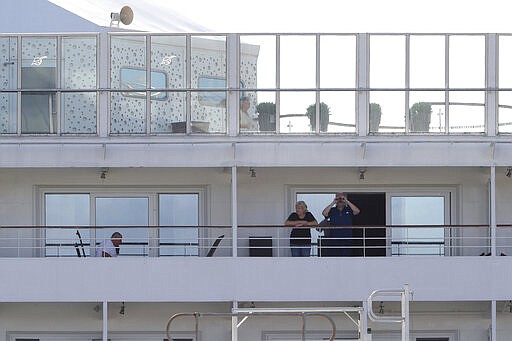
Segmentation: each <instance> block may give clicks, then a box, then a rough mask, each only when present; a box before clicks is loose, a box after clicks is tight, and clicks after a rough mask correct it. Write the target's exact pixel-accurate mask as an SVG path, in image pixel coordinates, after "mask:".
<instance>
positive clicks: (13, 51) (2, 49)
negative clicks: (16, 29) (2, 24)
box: [0, 37, 18, 90]
mask: <svg viewBox="0 0 512 341" xmlns="http://www.w3.org/2000/svg"><path fill="white" fill-rule="evenodd" d="M17 70H18V43H17V40H16V37H0V89H2V90H3V89H9V90H12V89H16V88H17V86H18V72H17Z"/></svg>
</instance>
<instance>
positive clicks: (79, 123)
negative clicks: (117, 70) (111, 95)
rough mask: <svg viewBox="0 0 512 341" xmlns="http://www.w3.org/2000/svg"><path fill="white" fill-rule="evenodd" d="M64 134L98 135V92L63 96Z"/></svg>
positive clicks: (64, 94) (74, 93)
mask: <svg viewBox="0 0 512 341" xmlns="http://www.w3.org/2000/svg"><path fill="white" fill-rule="evenodd" d="M61 98H62V108H61V111H62V133H63V134H96V127H97V103H96V101H97V94H96V92H73V93H63V94H62V97H61Z"/></svg>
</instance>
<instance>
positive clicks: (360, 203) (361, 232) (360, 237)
mask: <svg viewBox="0 0 512 341" xmlns="http://www.w3.org/2000/svg"><path fill="white" fill-rule="evenodd" d="M347 195H348V197H349V199H350V201H351V202H353V203H354V204H355V205H356V206H357V207H359V209H360V210H361V213H360V214H358V215H356V216H354V219H353V224H354V226H369V227H368V228H364V229H362V228H355V229H354V230H353V232H352V235H353V237H354V240H353V245H354V246H360V248H358V247H356V248H354V249H353V252H352V256H353V257H363V256H364V257H379V256H380V257H384V256H386V227H385V225H386V193H347Z"/></svg>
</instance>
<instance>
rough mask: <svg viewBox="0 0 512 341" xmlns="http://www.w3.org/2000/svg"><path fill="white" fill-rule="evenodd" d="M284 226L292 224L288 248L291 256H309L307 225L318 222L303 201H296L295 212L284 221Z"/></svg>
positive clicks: (313, 224)
mask: <svg viewBox="0 0 512 341" xmlns="http://www.w3.org/2000/svg"><path fill="white" fill-rule="evenodd" d="M284 224H285V225H286V226H294V227H296V228H294V229H292V232H291V234H290V249H291V251H292V256H293V257H309V256H310V253H311V231H310V229H309V228H308V226H316V225H318V222H317V221H316V219H315V217H314V216H313V214H311V212H309V211H308V206H307V205H306V203H305V202H304V201H302V200H301V201H297V203H296V204H295V212H293V213H292V214H290V216H289V217H288V219H286V221H285V222H284Z"/></svg>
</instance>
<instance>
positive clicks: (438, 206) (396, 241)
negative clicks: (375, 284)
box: [390, 195, 446, 256]
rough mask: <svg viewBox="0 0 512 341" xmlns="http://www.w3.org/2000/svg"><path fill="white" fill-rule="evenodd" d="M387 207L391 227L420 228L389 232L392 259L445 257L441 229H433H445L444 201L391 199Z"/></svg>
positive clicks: (410, 198)
mask: <svg viewBox="0 0 512 341" xmlns="http://www.w3.org/2000/svg"><path fill="white" fill-rule="evenodd" d="M390 205H391V224H392V225H409V226H411V225H422V227H418V228H414V227H413V228H410V227H409V228H393V229H392V231H391V238H392V240H391V246H392V255H393V256H403V255H413V256H419V255H433V256H443V255H444V254H445V246H446V245H445V229H444V228H442V227H439V228H436V227H433V226H435V225H445V220H446V197H445V196H444V195H439V196H401V195H396V196H395V195H392V196H391V202H390ZM426 226H427V227H426ZM428 226H432V227H428Z"/></svg>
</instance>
